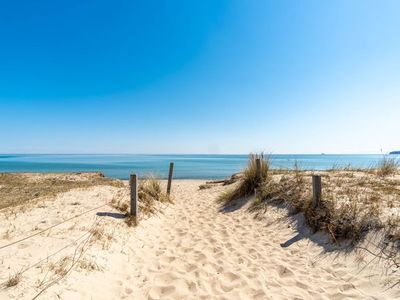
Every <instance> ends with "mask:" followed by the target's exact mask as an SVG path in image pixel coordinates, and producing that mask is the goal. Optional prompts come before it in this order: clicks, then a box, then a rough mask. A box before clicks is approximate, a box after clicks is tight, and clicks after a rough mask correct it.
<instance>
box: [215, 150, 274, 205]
mask: <svg viewBox="0 0 400 300" xmlns="http://www.w3.org/2000/svg"><path fill="white" fill-rule="evenodd" d="M258 159H259V160H260V163H261V165H260V170H259V171H258V170H257V160H258ZM269 169H270V165H269V160H268V159H266V158H265V157H264V155H263V154H262V153H261V154H250V155H249V161H248V165H247V168H246V169H245V170H244V171H243V174H242V176H241V178H240V179H239V181H238V182H237V183H236V185H235V186H234V187H232V188H230V189H228V190H227V191H226V192H224V193H223V194H221V195H220V197H218V200H217V201H218V202H219V203H221V204H223V205H229V204H230V203H232V202H233V201H235V200H238V199H240V198H243V197H247V196H249V195H251V194H253V193H254V191H255V189H256V188H258V187H259V186H260V185H261V184H262V183H263V182H264V181H265V179H266V178H268V176H269Z"/></svg>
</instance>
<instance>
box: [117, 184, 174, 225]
mask: <svg viewBox="0 0 400 300" xmlns="http://www.w3.org/2000/svg"><path fill="white" fill-rule="evenodd" d="M138 197H139V211H140V216H141V217H142V216H149V215H152V214H155V213H157V212H158V207H157V205H156V204H157V203H172V202H173V201H172V198H171V197H170V196H169V195H167V193H166V192H164V191H163V190H162V187H161V183H160V181H159V180H157V179H156V178H154V177H153V176H148V177H146V178H144V179H143V180H141V181H140V182H139V186H138ZM129 201H130V198H129V193H125V192H124V191H123V190H121V191H120V193H118V194H117V195H116V196H115V197H114V198H113V200H112V201H111V205H112V206H113V207H114V208H116V209H117V210H119V211H120V212H122V213H124V214H125V215H126V218H125V223H126V224H127V225H128V226H136V225H137V221H138V220H137V218H136V217H135V216H130V215H129Z"/></svg>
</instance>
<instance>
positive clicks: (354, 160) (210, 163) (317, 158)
mask: <svg viewBox="0 0 400 300" xmlns="http://www.w3.org/2000/svg"><path fill="white" fill-rule="evenodd" d="M382 157H383V156H382V155H286V154H285V155H283V154H282V155H272V156H271V162H272V166H273V167H274V168H293V166H294V163H295V162H297V163H298V165H299V166H300V167H301V168H302V169H308V170H324V169H330V168H332V167H333V166H348V165H351V166H353V167H371V166H375V165H376V164H377V163H378V161H379V160H380V159H382ZM395 157H400V156H395ZM170 161H173V162H174V163H175V172H174V177H175V178H185V179H195V178H198V179H205V178H207V179H208V178H210V179H211V178H215V179H216V178H224V177H228V176H230V175H231V174H233V173H235V172H239V171H240V170H242V169H243V168H244V167H245V166H246V163H247V155H44V154H43V155H38V154H35V155H30V154H26V155H24V154H20V155H14V154H12V155H4V154H2V155H1V154H0V172H84V171H100V172H103V173H104V174H105V175H106V176H108V177H113V178H120V179H127V178H128V177H129V174H130V173H137V174H139V176H143V175H148V174H153V175H154V176H156V177H159V178H165V177H166V176H167V174H168V166H169V162H170Z"/></svg>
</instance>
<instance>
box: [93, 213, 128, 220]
mask: <svg viewBox="0 0 400 300" xmlns="http://www.w3.org/2000/svg"><path fill="white" fill-rule="evenodd" d="M96 215H97V216H99V217H110V218H114V219H125V218H126V215H125V214H121V213H112V212H98V213H97V214H96Z"/></svg>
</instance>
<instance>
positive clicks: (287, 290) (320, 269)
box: [0, 180, 400, 299]
mask: <svg viewBox="0 0 400 300" xmlns="http://www.w3.org/2000/svg"><path fill="white" fill-rule="evenodd" d="M201 183H202V182H201V181H196V180H180V181H175V183H174V190H173V192H174V198H175V202H176V203H175V205H172V206H168V207H166V208H165V211H164V214H162V215H159V216H154V217H152V218H149V219H147V220H144V221H142V222H141V223H140V225H139V226H138V227H137V228H135V229H133V228H127V227H126V226H125V224H124V223H123V221H122V220H121V219H120V218H119V215H118V214H114V215H110V214H108V216H104V214H100V216H99V215H98V216H96V214H95V213H93V214H91V215H90V216H87V217H85V218H83V219H81V220H80V221H79V222H76V223H75V227H72V224H69V225H66V226H65V227H64V228H61V229H57V230H58V231H54V232H53V233H52V237H51V236H49V237H46V236H40V237H39V238H38V239H36V240H34V241H33V242H26V243H23V246H17V247H16V248H13V250H9V251H6V252H4V249H3V252H0V279H1V281H4V280H5V279H6V278H7V276H8V275H9V274H10V273H12V271H13V270H15V269H16V268H17V269H18V268H22V267H23V266H25V265H29V264H32V263H33V262H35V261H37V260H38V259H39V258H41V257H43V256H45V254H47V253H52V252H54V250H56V249H57V248H59V247H60V246H62V245H65V244H67V243H68V242H70V241H73V239H74V238H77V237H79V235H82V234H84V233H85V232H87V230H88V229H90V228H91V226H92V224H93V222H99V221H101V223H100V224H98V225H96V226H98V227H100V226H101V228H102V230H103V233H104V236H105V237H106V238H104V236H103V238H101V239H99V240H98V241H95V242H93V243H92V245H91V246H90V248H87V250H86V251H85V253H84V256H83V258H82V259H83V260H86V261H87V262H88V263H87V264H84V265H83V266H78V265H77V266H76V267H74V269H73V270H72V271H71V272H70V273H68V274H67V276H66V277H65V278H62V279H61V280H60V281H59V282H57V283H56V284H54V285H52V286H51V287H49V288H48V289H47V290H46V291H45V292H44V293H43V294H42V295H41V296H40V297H41V298H43V299H60V298H61V299H123V298H125V299H348V298H355V299H393V298H395V297H400V293H399V290H398V289H396V288H395V289H391V290H388V291H385V288H384V287H383V284H384V283H385V282H386V280H388V279H391V278H390V277H388V276H383V274H382V272H383V271H382V268H381V266H380V265H378V264H370V265H368V267H367V268H364V269H363V268H362V267H363V266H364V265H365V264H366V262H368V261H369V260H370V257H368V256H367V255H364V254H363V256H360V255H356V254H350V255H347V256H345V255H343V254H339V255H338V254H336V253H332V254H324V247H328V244H327V245H324V239H323V237H321V236H320V235H312V236H310V238H302V239H299V240H298V241H297V238H296V236H297V234H298V232H297V231H296V230H295V229H294V228H293V224H289V222H288V219H287V218H286V217H284V216H283V214H281V213H280V212H278V211H271V212H269V213H267V214H266V216H265V218H264V219H262V220H255V219H254V218H253V217H252V216H251V215H250V214H249V213H248V212H246V210H245V207H242V208H239V209H237V210H233V211H230V212H220V211H219V209H218V205H217V204H215V202H214V199H215V198H216V196H217V195H218V193H219V192H220V191H221V190H222V189H223V187H215V188H212V189H209V190H203V191H199V190H198V186H199V184H201ZM116 191H117V188H113V187H99V188H94V189H89V190H87V191H71V192H68V193H66V194H64V195H62V196H60V197H58V199H56V200H55V201H54V202H52V205H51V206H47V208H40V207H36V208H32V209H31V210H29V211H28V212H25V213H20V214H17V215H16V216H15V218H14V217H11V218H10V219H9V220H4V218H3V216H2V219H1V221H0V226H1V227H0V228H1V229H0V230H1V231H0V246H1V245H3V244H4V243H5V242H6V239H5V238H4V233H5V228H7V227H9V226H10V224H12V226H15V227H18V228H19V227H20V226H21V228H19V229H15V230H14V231H13V232H12V233H11V236H9V237H7V240H8V241H12V240H13V235H15V236H18V235H20V234H22V233H23V232H26V231H29V230H32V231H33V230H34V226H35V224H40V222H41V220H44V219H46V220H50V222H53V221H56V220H60V219H63V218H64V217H65V216H66V215H68V214H66V211H67V210H70V211H71V210H75V211H79V210H80V208H79V206H80V205H72V203H74V202H80V203H83V204H82V205H83V206H85V208H90V207H95V206H96V205H98V204H99V202H100V203H101V202H102V201H108V200H111V198H112V197H113V195H114V194H115V193H116ZM99 211H100V212H107V213H111V212H113V210H112V209H111V208H109V207H107V208H103V209H100V210H99ZM69 215H70V214H69ZM27 216H29V220H30V221H29V224H27V221H26V220H27ZM47 225H49V224H47ZM302 233H305V234H306V235H307V231H306V230H305V229H304V228H302ZM1 234H2V235H3V239H2V235H1ZM109 236H111V238H110V237H109ZM107 237H108V238H107ZM293 238H294V239H293ZM281 244H284V247H282V246H281ZM73 250H74V247H71V248H70V249H66V250H65V253H64V254H60V255H59V256H58V257H57V258H54V261H53V263H57V261H59V260H60V259H62V258H63V257H65V256H68V255H71V254H73ZM0 251H2V250H0ZM363 260H364V262H363ZM50 263H51V262H50V261H49V262H48V264H50ZM87 265H92V266H93V268H92V270H91V268H88V267H87ZM16 266H17V267H16ZM48 269H49V268H48V266H47V267H46V266H44V267H43V266H41V267H36V268H33V269H32V270H29V271H28V272H26V273H24V274H23V277H22V280H21V283H20V284H19V285H18V286H16V287H12V288H9V289H1V290H0V298H1V299H8V298H21V299H31V298H32V297H33V296H35V295H36V294H37V293H38V292H39V291H40V290H41V289H42V288H43V286H44V285H42V286H40V284H39V283H40V281H41V280H43V279H44V278H45V279H48V278H57V277H56V276H55V275H54V274H53V273H54V271H49V270H48ZM40 297H39V298H40Z"/></svg>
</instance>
